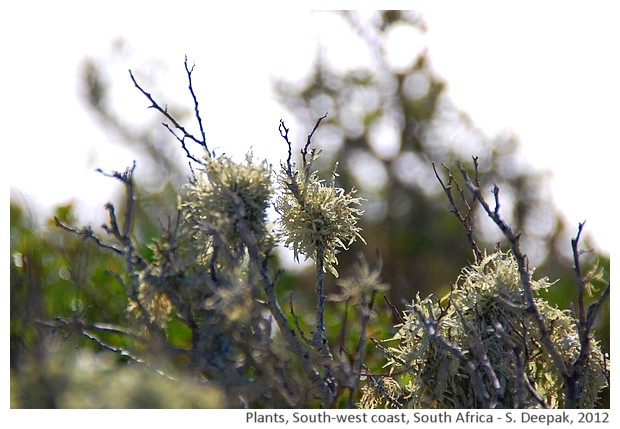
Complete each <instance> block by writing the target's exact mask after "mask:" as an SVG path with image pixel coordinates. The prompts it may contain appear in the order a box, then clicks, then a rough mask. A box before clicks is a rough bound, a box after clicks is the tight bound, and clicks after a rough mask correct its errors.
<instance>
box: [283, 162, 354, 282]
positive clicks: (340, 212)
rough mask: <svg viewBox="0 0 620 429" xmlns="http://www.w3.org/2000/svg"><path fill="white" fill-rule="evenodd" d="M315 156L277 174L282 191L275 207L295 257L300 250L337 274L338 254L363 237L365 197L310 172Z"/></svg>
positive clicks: (297, 258)
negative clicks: (301, 165) (360, 223)
mask: <svg viewBox="0 0 620 429" xmlns="http://www.w3.org/2000/svg"><path fill="white" fill-rule="evenodd" d="M314 159H315V158H312V160H311V162H309V163H308V164H307V165H306V168H304V169H301V170H296V171H295V172H292V171H291V170H290V169H287V168H286V167H283V171H282V172H281V174H280V175H279V177H278V181H279V183H280V185H281V187H282V193H281V194H280V195H279V196H278V198H277V199H276V203H275V208H276V211H277V212H278V214H279V215H280V219H279V227H280V232H281V234H282V236H283V237H284V244H285V246H287V247H289V248H291V249H292V250H293V252H294V256H295V259H296V260H299V255H300V254H302V255H304V256H305V257H306V258H312V259H314V260H315V262H316V263H322V264H323V267H324V269H325V270H327V271H329V272H331V273H332V274H333V275H334V276H336V277H338V271H337V270H336V268H335V266H336V265H337V264H338V260H337V258H336V254H337V253H338V252H339V251H340V250H347V249H348V248H349V246H350V245H351V244H352V243H353V242H354V241H355V240H356V239H358V238H359V239H360V240H362V241H364V239H363V238H362V236H361V235H360V232H361V228H360V227H359V226H358V225H357V222H358V219H359V218H360V217H361V215H362V214H363V210H361V209H360V208H359V207H360V205H361V202H362V199H361V198H358V197H354V194H355V190H354V189H353V190H351V191H350V192H348V193H346V192H345V190H344V189H342V188H338V187H336V186H335V185H334V183H333V182H332V183H330V184H327V183H325V181H323V180H321V179H320V178H319V175H318V172H317V171H314V172H310V168H311V165H312V161H314ZM334 175H335V173H334ZM321 257H322V261H319V259H321Z"/></svg>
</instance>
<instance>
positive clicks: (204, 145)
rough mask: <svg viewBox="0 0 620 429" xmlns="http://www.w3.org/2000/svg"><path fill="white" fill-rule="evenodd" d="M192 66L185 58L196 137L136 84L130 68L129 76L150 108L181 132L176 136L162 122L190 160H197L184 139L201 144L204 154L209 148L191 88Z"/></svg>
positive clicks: (208, 154) (196, 101) (207, 153)
mask: <svg viewBox="0 0 620 429" xmlns="http://www.w3.org/2000/svg"><path fill="white" fill-rule="evenodd" d="M193 69H194V68H193V67H192V68H191V69H190V68H188V66H187V58H186V61H185V70H186V72H187V76H188V79H189V88H190V93H191V95H192V98H193V100H194V113H195V116H196V120H197V121H198V126H199V128H200V133H201V137H200V138H198V137H196V136H194V135H193V134H192V133H190V132H189V131H187V129H186V128H185V127H184V126H183V125H181V124H180V123H179V122H178V121H177V120H176V118H175V117H174V116H172V115H171V114H170V112H168V108H167V107H164V108H162V107H161V106H160V105H159V103H157V101H155V99H154V98H153V96H152V95H151V94H150V93H148V92H147V91H146V90H144V89H143V88H142V87H141V86H140V84H138V81H137V80H136V78H135V77H134V75H133V72H132V71H131V70H129V76H130V77H131V81H132V82H133V84H134V86H135V87H136V88H138V90H139V91H140V92H141V93H142V94H143V95H144V96H145V97H146V98H147V99H148V100H149V102H150V103H151V105H150V106H149V107H150V108H153V109H155V110H157V111H158V112H159V113H161V114H162V115H163V116H164V117H165V118H166V119H167V120H169V121H170V122H171V123H172V125H173V126H174V128H176V129H177V130H179V131H180V132H181V134H182V137H179V136H177V134H176V133H174V132H172V129H171V127H170V126H168V125H167V124H165V123H164V124H163V125H164V126H165V127H166V128H167V129H168V131H170V132H172V134H173V135H174V136H175V138H176V139H177V140H179V141H180V142H181V145H182V147H183V149H184V150H185V153H186V154H187V155H188V157H189V158H190V159H191V160H192V161H197V159H196V158H195V157H194V156H193V155H190V154H189V151H188V149H187V148H186V147H185V139H189V140H191V141H193V142H194V143H196V144H198V145H199V146H201V147H202V148H203V149H204V151H205V154H206V155H207V156H210V152H209V148H208V146H207V143H206V140H205V134H204V129H203V125H202V119H201V117H200V112H199V111H198V100H197V99H196V95H195V93H194V89H193V84H192V80H191V74H192V71H193ZM197 162H198V163H200V164H202V163H203V162H202V161H197Z"/></svg>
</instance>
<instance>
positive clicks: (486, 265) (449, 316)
mask: <svg viewBox="0 0 620 429" xmlns="http://www.w3.org/2000/svg"><path fill="white" fill-rule="evenodd" d="M551 285H552V284H551V283H550V282H549V281H548V279H546V278H542V279H539V280H535V281H532V289H533V292H534V293H536V292H537V291H542V290H545V289H547V288H549V287H550V286H551ZM535 302H536V305H537V306H538V309H539V311H540V314H541V315H542V317H543V318H544V321H545V325H546V326H547V327H548V329H549V331H550V337H551V340H552V342H553V344H554V345H555V347H556V348H557V350H558V351H559V352H560V353H561V355H562V357H563V360H564V361H565V362H574V361H575V360H576V359H577V357H578V355H579V351H580V347H581V346H580V343H579V337H578V334H577V331H576V326H575V320H574V318H573V317H572V316H571V313H570V311H567V310H566V311H562V310H559V309H558V308H556V307H554V306H551V305H550V304H549V303H548V302H547V301H545V300H544V299H542V298H540V297H539V298H535ZM526 304H527V303H526V299H525V297H524V291H523V287H522V284H521V281H520V277H519V271H518V265H517V262H516V260H515V258H514V256H513V255H512V254H511V253H502V252H497V253H494V254H492V255H490V256H487V257H485V258H484V259H483V260H482V261H481V262H480V263H479V264H476V265H473V266H471V267H469V268H466V269H464V270H463V272H462V274H461V276H460V277H459V279H458V281H457V283H456V284H455V285H454V288H453V291H452V292H451V303H449V300H448V299H447V298H446V299H444V300H441V301H440V300H438V299H437V298H435V297H434V296H429V297H428V298H426V299H424V300H421V299H420V298H419V297H417V298H416V299H415V301H414V302H413V305H412V308H413V307H414V306H416V308H417V309H419V310H420V311H421V312H422V313H423V314H424V315H425V316H426V317H428V316H430V315H432V316H433V318H434V319H436V320H437V321H438V322H437V334H438V335H439V336H441V337H443V338H445V339H446V340H448V341H449V342H450V343H451V344H452V345H453V346H454V347H456V348H457V349H458V350H460V351H461V352H462V353H463V354H464V355H465V356H468V357H472V356H474V355H475V352H474V350H475V349H476V347H479V343H478V344H476V341H475V340H474V339H473V337H472V335H470V333H468V332H467V330H466V328H465V327H464V326H465V324H466V325H467V326H468V327H469V328H470V329H472V328H473V330H474V331H475V332H476V333H477V334H476V336H477V337H478V338H480V339H481V340H482V344H483V346H484V349H485V350H486V353H487V355H488V358H489V361H490V364H491V366H492V368H493V370H494V372H495V374H496V375H497V378H498V380H499V383H500V386H501V389H500V390H501V392H500V395H499V396H501V398H500V399H501V402H502V406H504V407H517V406H518V403H519V401H518V398H517V395H518V394H517V392H518V389H519V387H517V379H518V377H517V374H518V373H519V371H518V370H517V367H518V362H517V359H520V360H521V362H523V363H524V364H523V366H524V372H525V374H526V376H527V379H528V380H529V382H530V383H531V385H532V387H533V388H534V389H535V390H536V391H537V392H538V394H539V395H540V396H541V397H542V399H543V400H544V401H545V402H546V403H547V404H548V405H549V406H551V407H552V408H561V407H563V406H564V398H565V392H564V391H563V389H564V386H563V379H562V376H561V375H560V373H559V371H558V369H557V366H556V365H554V362H553V361H552V359H551V357H550V355H549V354H548V353H547V352H546V351H545V349H544V348H543V346H542V345H541V342H540V340H539V339H540V336H541V333H540V330H539V328H538V325H537V323H536V322H535V321H534V320H533V318H532V316H531V313H529V312H527V310H526ZM457 309H458V310H459V311H460V312H461V313H462V316H463V318H464V320H465V323H464V322H463V320H462V319H461V316H460V315H459V314H458V311H457ZM497 323H499V324H501V327H502V328H503V330H504V332H505V333H506V335H507V336H503V335H499V334H498V333H497V331H496V330H495V329H494V328H493V327H496V326H498V325H496V324H497ZM508 339H510V340H512V342H513V344H517V345H519V347H520V348H519V350H521V351H523V350H528V353H527V354H528V355H527V356H524V354H523V352H521V353H520V354H515V349H514V347H513V346H509V344H510V341H509V340H508ZM590 341H591V344H590V346H591V347H590V355H589V359H588V364H587V365H586V369H585V374H584V377H583V380H584V385H583V390H582V394H581V395H580V396H579V399H578V406H579V407H580V408H592V407H594V406H595V405H596V403H597V400H598V395H599V392H600V391H601V390H602V389H603V388H604V387H606V386H607V378H606V376H605V372H606V370H607V369H608V368H606V365H607V363H606V362H605V361H604V358H603V355H602V353H601V349H600V347H599V344H598V343H597V342H596V341H595V340H594V339H591V340H590ZM392 342H396V343H397V345H396V346H394V347H389V348H386V349H385V353H386V355H387V361H388V363H387V364H386V367H389V369H390V373H391V374H392V376H391V377H387V378H379V379H376V378H375V379H373V380H371V383H369V384H368V385H366V386H365V387H364V391H363V397H362V398H361V401H360V406H362V407H365V408H367V407H373V408H374V407H379V406H392V407H396V406H406V407H410V408H478V407H480V406H481V404H480V402H479V399H477V396H476V394H475V390H474V386H472V383H471V380H470V376H469V374H468V373H467V371H466V370H465V369H464V368H463V365H462V364H461V362H460V361H459V359H458V358H457V357H456V356H455V355H454V353H451V352H450V351H447V350H446V349H445V348H442V347H440V346H439V345H438V344H437V342H436V341H435V340H434V338H433V337H432V336H431V335H429V333H428V330H427V327H426V326H425V325H424V324H423V323H422V322H421V320H420V317H419V314H416V312H414V311H409V312H408V313H407V314H406V316H405V322H404V323H403V324H402V325H400V329H399V330H398V332H397V333H396V335H395V336H394V337H393V338H392V339H391V340H389V341H387V343H388V344H389V343H392ZM516 356H519V358H517V357H516ZM485 382H486V380H485ZM486 387H487V390H488V391H492V388H491V387H490V386H489V385H487V386H486ZM526 390H527V389H525V390H524V388H523V387H521V400H522V401H523V400H525V402H524V403H523V402H521V405H522V406H525V407H528V408H536V407H539V406H540V403H539V402H538V401H537V400H536V399H535V398H534V397H533V395H531V394H530V393H529V392H528V391H526Z"/></svg>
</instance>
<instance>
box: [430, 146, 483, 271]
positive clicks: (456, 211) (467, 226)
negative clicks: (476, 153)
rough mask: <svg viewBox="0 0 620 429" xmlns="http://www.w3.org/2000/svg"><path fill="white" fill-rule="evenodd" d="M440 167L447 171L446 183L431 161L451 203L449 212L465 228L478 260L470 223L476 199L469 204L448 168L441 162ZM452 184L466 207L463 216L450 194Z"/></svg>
mask: <svg viewBox="0 0 620 429" xmlns="http://www.w3.org/2000/svg"><path fill="white" fill-rule="evenodd" d="M474 160H475V162H477V158H474ZM442 167H444V169H445V170H446V172H447V173H448V183H447V184H445V183H444V181H443V180H442V179H441V177H440V176H439V173H438V172H437V168H436V167H435V163H433V171H434V172H435V177H436V178H437V180H438V181H439V184H440V185H441V187H442V188H443V190H444V192H445V194H446V196H447V197H448V201H449V202H450V205H451V209H450V212H452V213H453V214H454V215H455V216H456V218H457V219H458V221H459V223H460V224H461V225H462V226H463V229H465V233H466V234H467V242H468V243H469V245H470V246H471V248H472V250H473V251H474V256H475V258H476V262H480V261H482V258H483V256H482V251H481V250H480V248H479V247H478V243H476V238H475V236H474V226H473V223H472V214H473V202H475V201H476V200H475V199H474V201H473V202H472V204H470V203H469V202H468V201H467V198H465V193H464V192H463V189H462V188H461V186H460V185H459V183H458V182H457V181H456V180H454V176H452V173H451V172H450V169H449V168H448V167H446V166H445V165H443V164H442ZM475 180H476V181H477V180H478V178H477V175H476V179H475ZM453 185H454V186H455V187H456V190H457V192H458V193H459V195H460V197H461V200H462V201H463V203H464V204H465V207H466V208H467V214H466V215H465V216H463V214H462V213H461V211H460V209H459V208H458V206H457V204H456V201H455V200H454V196H453V195H452V186H453Z"/></svg>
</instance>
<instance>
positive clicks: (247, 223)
mask: <svg viewBox="0 0 620 429" xmlns="http://www.w3.org/2000/svg"><path fill="white" fill-rule="evenodd" d="M203 173H204V174H202V175H199V176H198V177H196V178H195V180H194V181H193V182H192V183H190V184H189V185H188V186H187V189H186V193H185V196H184V198H183V199H182V202H181V207H182V209H183V212H184V217H185V222H186V224H187V225H189V226H190V227H191V229H192V230H193V233H192V235H193V238H194V243H195V244H196V246H197V247H198V248H199V262H200V263H202V264H206V263H208V261H209V260H210V259H211V257H212V256H213V252H219V255H218V257H219V258H220V260H221V259H222V258H223V257H224V256H225V255H229V256H230V259H231V260H235V259H240V258H241V257H242V256H243V252H244V249H245V246H246V244H247V241H248V239H251V240H253V241H255V242H256V244H257V245H258V246H259V247H260V248H269V247H270V246H271V245H272V244H273V237H272V234H271V228H270V227H269V225H268V222H267V208H268V206H269V204H270V200H271V197H272V193H273V185H272V182H271V168H270V166H269V165H268V164H267V163H266V162H256V161H255V160H254V159H253V158H252V155H251V154H248V155H246V158H245V162H242V163H237V162H234V161H233V160H232V159H231V158H229V157H227V156H220V157H217V158H209V159H208V160H207V162H206V164H205V168H204V171H203Z"/></svg>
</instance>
